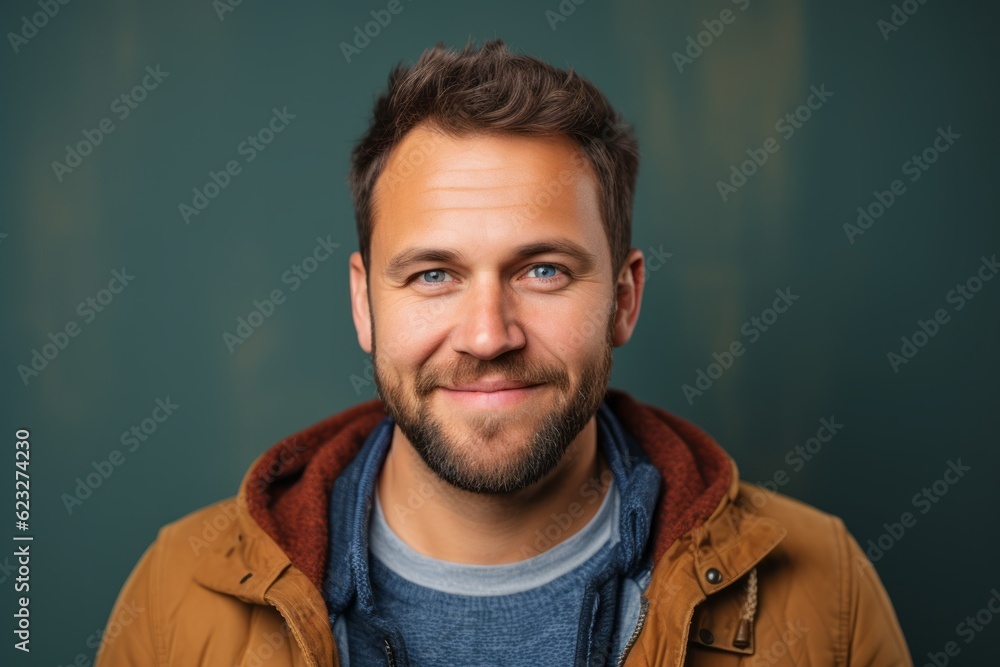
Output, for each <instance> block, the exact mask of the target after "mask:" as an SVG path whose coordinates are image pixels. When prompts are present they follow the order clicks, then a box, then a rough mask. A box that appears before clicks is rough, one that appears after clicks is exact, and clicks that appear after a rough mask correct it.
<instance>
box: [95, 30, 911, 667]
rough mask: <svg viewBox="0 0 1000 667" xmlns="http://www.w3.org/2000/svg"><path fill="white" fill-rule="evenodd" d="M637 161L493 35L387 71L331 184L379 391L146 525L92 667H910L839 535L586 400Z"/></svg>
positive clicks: (593, 107)
mask: <svg viewBox="0 0 1000 667" xmlns="http://www.w3.org/2000/svg"><path fill="white" fill-rule="evenodd" d="M637 168H638V151H637V145H636V142H635V139H634V137H633V135H632V134H631V131H630V130H629V129H628V127H627V126H626V125H624V124H623V123H622V122H621V119H620V118H619V116H618V115H617V114H616V113H615V112H614V110H613V109H612V108H611V106H610V105H609V104H608V102H607V100H606V99H605V97H604V96H603V95H602V94H601V93H600V92H599V91H598V90H597V89H596V88H595V87H594V86H593V85H592V84H591V83H589V82H587V81H585V80H583V79H581V78H580V77H579V76H578V75H576V74H574V73H572V72H565V71H562V70H559V69H556V68H553V67H551V66H549V65H546V64H544V63H542V62H539V61H538V60H535V59H533V58H529V57H526V56H522V55H515V54H512V53H510V52H508V51H507V50H506V48H505V47H504V45H503V42H502V41H500V40H494V41H492V42H488V43H486V44H485V45H484V46H483V47H482V48H481V49H476V48H473V47H472V46H471V45H469V46H467V47H466V48H465V49H464V50H463V51H462V52H454V51H449V50H446V49H444V48H443V47H441V46H440V45H439V46H438V47H436V48H434V49H431V50H428V51H427V52H425V53H424V54H423V56H422V57H421V58H420V60H419V61H418V62H417V63H416V64H415V65H414V66H413V67H412V68H404V67H399V68H397V69H396V70H395V71H394V72H393V74H392V75H391V76H390V79H389V86H388V90H387V91H386V93H385V94H384V95H383V96H382V97H380V98H379V99H378V101H377V102H376V105H375V111H374V118H373V120H372V124H371V127H370V128H369V130H368V132H367V134H366V135H365V136H364V137H363V138H362V140H361V142H360V143H359V145H358V146H357V148H356V149H355V151H354V153H353V156H352V169H351V179H350V182H351V189H352V194H353V197H354V203H355V208H356V216H357V225H358V237H359V245H360V252H357V253H354V254H353V255H352V256H351V259H350V289H351V304H352V315H353V318H354V324H355V327H356V329H357V335H358V341H359V343H360V345H361V347H362V348H363V349H364V350H365V351H366V352H370V353H371V354H372V356H373V360H374V369H375V381H376V386H377V388H378V392H379V396H380V398H381V401H370V402H367V403H364V404H362V405H360V406H356V407H354V408H352V409H350V410H347V411H346V412H342V413H340V414H337V415H335V416H332V417H330V418H329V419H327V420H326V421H324V422H321V423H320V424H317V425H315V426H313V427H311V428H309V429H306V430H305V431H302V432H301V433H298V434H296V435H293V436H291V437H289V438H286V439H285V440H283V441H282V442H280V443H278V444H277V445H276V446H275V447H273V448H272V449H270V450H269V451H268V452H266V453H265V454H264V455H263V456H262V457H261V458H259V459H258V460H257V461H256V462H255V464H254V465H253V466H252V467H251V469H250V471H249V472H248V473H247V474H246V477H245V478H244V481H243V483H242V485H241V487H240V489H239V494H238V496H237V499H236V501H235V502H234V501H225V502H222V503H219V504H217V505H213V506H211V507H209V508H206V509H203V510H201V511H199V512H196V513H194V514H192V515H189V516H187V517H185V518H183V519H181V520H179V521H177V522H175V523H173V524H170V525H168V526H167V527H165V528H163V529H162V530H161V532H160V534H159V536H158V538H157V540H156V541H155V542H154V544H153V545H152V546H151V547H150V548H149V550H148V551H147V552H146V554H145V555H144V556H143V558H142V559H141V561H140V562H139V564H138V565H137V566H136V568H135V570H134V571H133V573H132V575H131V576H130V577H129V579H128V581H127V582H126V584H125V586H124V588H123V590H122V593H121V595H120V597H119V601H118V604H117V606H116V609H115V610H114V611H113V612H112V618H114V617H115V614H116V613H118V609H119V608H122V607H123V606H124V605H132V606H133V607H135V608H140V609H144V610H146V611H147V613H145V614H139V615H138V618H137V619H136V621H135V622H134V623H132V624H131V625H130V626H128V627H127V628H125V630H124V632H123V633H122V634H121V636H118V637H115V638H114V640H113V641H111V640H106V641H105V643H104V645H103V646H102V648H101V651H100V654H99V656H98V660H97V664H98V665H99V666H100V667H111V666H112V665H185V666H189V665H213V666H214V665H227V666H228V665H263V664H268V665H323V666H327V665H353V666H364V665H382V664H385V665H606V664H607V665H615V664H619V665H621V664H624V665H629V666H632V665H682V664H683V665H699V666H703V665H763V664H782V665H785V664H787V665H906V664H911V663H910V656H909V653H908V650H907V647H906V643H905V641H904V638H903V635H902V633H901V631H900V628H899V625H898V622H897V619H896V616H895V613H894V612H893V608H892V605H891V603H890V602H889V599H888V597H887V595H886V593H885V590H884V589H883V587H882V584H881V583H880V581H879V579H878V576H877V575H876V573H875V571H874V569H873V568H872V567H871V565H870V563H869V562H868V561H867V559H866V558H865V556H864V555H863V554H862V552H861V550H860V549H859V547H858V545H857V543H856V542H855V540H854V539H853V538H852V537H851V535H850V534H849V533H848V532H847V530H846V529H845V527H844V524H843V523H842V522H841V521H840V520H839V519H838V518H836V517H833V516H830V515H827V514H824V513H822V512H820V511H818V510H816V509H813V508H811V507H808V506H805V505H802V504H800V503H797V502H795V501H793V500H790V499H788V498H784V497H781V496H779V495H776V494H769V493H765V492H764V491H762V490H761V489H759V488H757V487H754V486H752V485H749V484H746V483H742V482H740V480H739V476H738V472H737V469H736V466H735V464H734V463H733V462H732V460H731V459H730V458H729V457H728V456H727V455H726V453H725V452H724V451H723V450H722V449H721V448H720V447H719V446H718V445H717V444H716V443H715V442H714V441H712V439H711V438H710V437H709V436H707V435H706V434H705V433H703V432H702V431H701V430H699V429H698V428H697V427H695V426H693V425H691V424H689V423H687V422H685V421H683V420H682V419H679V418H678V417H675V416H673V415H670V414H668V413H667V412H664V411H663V410H660V409H658V408H654V407H651V406H647V405H643V404H641V403H639V402H637V401H635V400H633V399H632V398H631V397H629V396H628V395H627V394H625V393H624V392H620V391H616V390H609V389H608V386H607V385H608V379H609V375H610V371H611V363H612V348H613V347H615V346H620V345H623V344H625V343H626V342H627V341H628V340H629V338H630V336H631V335H632V332H633V330H634V328H635V326H636V323H637V321H638V317H639V310H640V304H641V301H642V294H643V283H644V264H643V256H642V253H641V252H640V251H638V250H635V249H630V235H631V211H632V197H633V192H634V189H635V182H636V172H637ZM206 526H211V527H212V530H211V531H210V532H208V533H207V532H206V530H205V527H206Z"/></svg>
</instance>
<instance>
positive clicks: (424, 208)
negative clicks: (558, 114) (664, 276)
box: [371, 126, 610, 257]
mask: <svg viewBox="0 0 1000 667" xmlns="http://www.w3.org/2000/svg"><path fill="white" fill-rule="evenodd" d="M598 188H599V186H598V181H597V178H596V176H595V175H594V171H593V168H592V167H591V165H590V162H589V160H588V159H587V158H586V156H585V155H584V153H583V151H582V150H581V149H580V148H579V147H578V146H577V145H576V143H575V142H574V141H573V140H572V139H570V138H569V137H567V136H564V135H556V136H544V137H527V136H522V135H513V134H490V135H486V134H471V135H463V136H451V135H447V134H443V133H440V132H437V131H435V130H434V129H432V128H429V127H426V126H418V127H416V128H414V129H413V130H411V131H410V132H409V133H408V134H407V135H406V136H405V137H404V138H403V140H402V141H401V142H400V143H399V144H398V145H397V146H396V147H395V149H394V150H393V152H392V154H391V155H390V157H389V160H388V161H387V163H386V166H385V169H384V170H383V172H382V174H381V176H380V177H379V179H378V181H377V183H376V186H375V189H374V192H373V216H372V217H373V221H374V228H373V230H372V238H371V249H372V256H373V257H374V256H375V255H376V254H382V253H384V252H394V251H395V250H397V249H398V247H399V246H403V245H407V244H415V243H419V244H421V245H434V246H442V247H444V246H448V247H455V246H456V245H460V244H462V243H463V241H465V242H467V241H477V242H480V243H481V242H482V241H485V240H487V239H488V240H489V241H490V242H491V243H493V244H500V245H503V244H510V243H527V242H531V241H533V240H538V239H539V238H540V237H546V238H551V237H553V236H562V237H567V238H571V239H573V240H575V241H577V242H579V243H581V244H584V245H586V246H588V247H589V248H590V249H591V250H592V251H593V252H595V253H598V254H600V253H601V252H603V253H607V254H608V256H609V257H610V250H609V249H608V248H607V240H606V236H605V235H604V231H603V226H602V223H601V215H600V205H599V199H600V197H599V189H598ZM600 248H603V250H601V249H600Z"/></svg>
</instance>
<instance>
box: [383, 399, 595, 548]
mask: <svg viewBox="0 0 1000 667" xmlns="http://www.w3.org/2000/svg"><path fill="white" fill-rule="evenodd" d="M610 479H611V472H610V469H609V468H608V465H607V461H605V459H604V455H603V453H602V452H600V448H599V447H598V446H597V424H596V419H595V418H591V420H590V421H589V422H587V425H586V426H585V427H584V428H583V430H582V431H580V433H579V434H578V435H577V436H576V438H574V439H573V442H572V443H570V446H569V448H568V449H567V450H566V453H565V454H564V455H563V457H562V459H561V460H560V461H559V464H558V465H557V466H556V467H555V468H554V469H553V470H552V471H551V472H550V473H549V474H548V475H546V476H545V477H544V478H542V479H541V480H539V481H538V482H536V483H535V484H533V485H531V486H529V487H527V488H525V489H522V490H520V491H516V492H512V493H509V494H503V495H487V494H479V493H472V492H469V491H464V490H462V489H458V488H456V487H454V486H451V485H450V484H448V483H447V482H445V481H443V480H442V479H440V478H439V477H437V475H435V474H434V472H433V471H431V470H430V468H428V467H427V464H425V463H424V461H423V459H421V458H420V455H419V454H417V452H416V450H414V449H413V446H412V445H411V444H410V442H409V440H408V439H407V438H406V436H404V435H403V433H402V432H401V431H400V430H399V427H398V426H397V427H396V429H395V430H394V432H393V437H392V443H391V445H390V447H389V452H388V454H387V455H386V459H385V463H384V465H383V466H382V469H381V471H380V472H379V476H378V480H377V481H376V492H377V493H378V497H379V502H380V503H381V505H382V511H383V513H384V514H385V519H386V522H387V523H388V524H389V527H390V528H391V529H392V530H393V532H394V533H396V535H398V536H399V538H400V539H401V540H402V541H403V542H404V543H406V544H407V545H408V546H410V547H411V548H412V549H414V550H415V551H417V552H419V553H421V554H424V555H425V556H429V557H431V558H436V559H439V560H445V561H450V562H455V563H467V564H471V565H500V564H503V563H513V562H517V561H521V560H525V559H526V558H530V557H532V556H536V555H538V554H539V553H541V552H542V551H545V550H547V549H551V548H552V547H554V546H555V545H557V544H559V543H561V542H564V541H565V540H567V539H569V538H570V537H572V536H573V535H574V534H576V533H577V532H578V531H579V530H580V529H581V528H583V527H584V526H585V525H587V522H588V521H590V520H591V519H592V518H593V517H594V515H595V514H596V513H597V510H598V508H599V507H600V505H601V502H602V501H603V499H604V496H605V494H606V493H607V490H608V483H609V482H610Z"/></svg>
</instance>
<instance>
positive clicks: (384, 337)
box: [375, 300, 447, 368]
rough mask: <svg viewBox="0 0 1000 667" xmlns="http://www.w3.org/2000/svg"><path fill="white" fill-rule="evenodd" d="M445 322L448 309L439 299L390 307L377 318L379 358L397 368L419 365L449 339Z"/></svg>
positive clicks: (380, 311)
mask: <svg viewBox="0 0 1000 667" xmlns="http://www.w3.org/2000/svg"><path fill="white" fill-rule="evenodd" d="M445 322H447V316H446V313H445V309H444V306H443V304H441V303H440V302H439V301H437V300H429V301H421V302H413V303H406V302H397V303H391V304H386V305H385V307H384V308H381V309H379V313H378V314H377V315H376V318H375V336H376V341H375V342H376V346H377V348H378V354H379V357H383V358H384V359H385V361H384V362H383V363H391V364H392V365H393V366H397V367H410V368H412V367H415V366H418V365H419V364H421V363H422V362H423V361H424V360H425V359H426V358H427V357H429V356H430V355H431V354H433V352H434V351H435V350H436V349H437V347H438V346H439V345H440V343H441V341H442V340H443V339H444V338H445V337H446V336H447V329H446V326H445Z"/></svg>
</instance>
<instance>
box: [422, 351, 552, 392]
mask: <svg viewBox="0 0 1000 667" xmlns="http://www.w3.org/2000/svg"><path fill="white" fill-rule="evenodd" d="M487 376H489V377H499V378H503V379H504V380H509V381H511V382H517V383H519V384H552V385H555V386H556V387H558V388H560V389H563V390H566V389H569V386H570V382H569V373H567V372H566V371H565V370H563V369H562V368H559V367H556V366H548V365H545V364H541V363H538V362H535V361H531V360H529V359H527V358H526V357H525V356H524V354H523V353H515V352H507V353H505V354H502V355H500V356H499V357H496V358H494V359H476V358H475V357H463V358H461V359H458V360H456V361H454V362H451V363H448V364H445V365H443V366H425V367H424V368H422V369H420V371H419V372H418V373H417V377H416V381H415V383H414V389H415V391H416V393H417V395H418V396H421V397H423V396H427V395H428V394H430V393H431V392H433V391H434V390H435V389H436V388H437V387H442V386H446V385H456V384H463V383H467V382H475V381H476V380H479V379H481V378H484V377H487Z"/></svg>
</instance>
